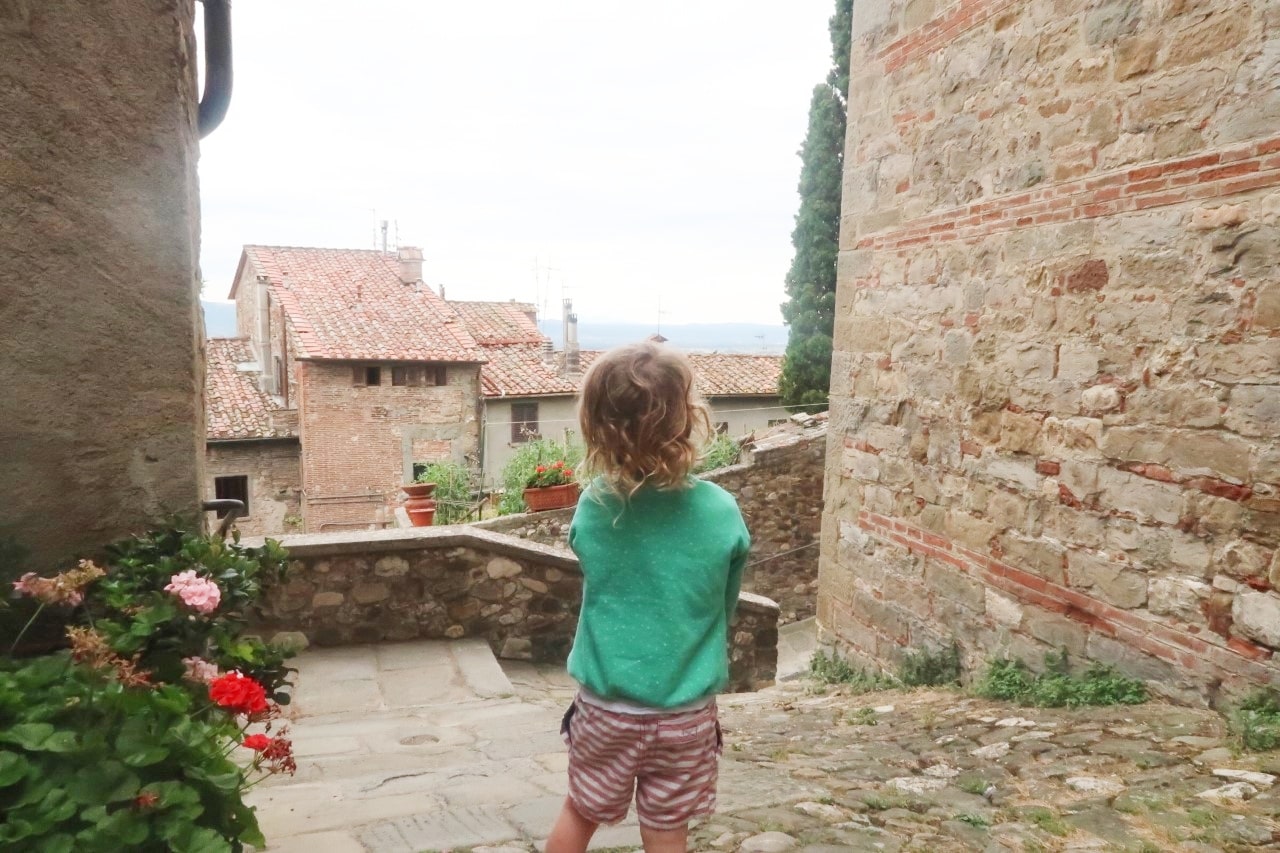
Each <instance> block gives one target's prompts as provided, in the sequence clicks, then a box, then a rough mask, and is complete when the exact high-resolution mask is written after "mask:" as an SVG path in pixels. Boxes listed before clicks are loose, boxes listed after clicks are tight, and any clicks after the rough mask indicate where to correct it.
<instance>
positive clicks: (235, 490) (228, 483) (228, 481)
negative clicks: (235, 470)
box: [213, 475, 249, 518]
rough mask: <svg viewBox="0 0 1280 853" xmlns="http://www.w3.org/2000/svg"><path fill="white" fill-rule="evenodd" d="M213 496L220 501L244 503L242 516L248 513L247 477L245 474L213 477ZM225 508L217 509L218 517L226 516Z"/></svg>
mask: <svg viewBox="0 0 1280 853" xmlns="http://www.w3.org/2000/svg"><path fill="white" fill-rule="evenodd" d="M213 496H214V497H215V498H217V499H218V500H220V501H240V502H241V503H242V504H244V515H242V516H241V518H244V517H245V516H247V515H248V514H249V478H248V477H247V476H243V475H240V476H235V477H214V478H213ZM226 517H227V510H225V509H220V510H218V518H226Z"/></svg>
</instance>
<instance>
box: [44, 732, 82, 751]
mask: <svg viewBox="0 0 1280 853" xmlns="http://www.w3.org/2000/svg"><path fill="white" fill-rule="evenodd" d="M79 746H80V739H79V738H77V737H76V733H75V732H68V731H59V732H54V733H53V734H51V735H49V737H48V738H46V739H45V742H44V744H43V745H41V747H40V748H41V749H42V750H43V751H45V752H75V751H76V750H77V749H78V748H79Z"/></svg>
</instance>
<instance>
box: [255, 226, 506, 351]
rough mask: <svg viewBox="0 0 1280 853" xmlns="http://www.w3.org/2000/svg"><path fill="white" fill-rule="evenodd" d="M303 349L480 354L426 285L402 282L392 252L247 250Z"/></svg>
mask: <svg viewBox="0 0 1280 853" xmlns="http://www.w3.org/2000/svg"><path fill="white" fill-rule="evenodd" d="M244 252H245V258H246V260H247V261H248V262H249V263H250V264H252V266H253V270H254V272H255V273H256V274H257V275H263V276H266V277H267V280H268V282H269V284H270V287H271V294H272V296H273V297H274V298H275V299H277V300H278V301H279V302H280V305H281V306H282V307H283V308H284V311H285V314H287V315H288V317H289V321H290V322H291V323H292V325H293V329H294V332H295V333H296V334H297V339H298V342H299V344H300V345H301V348H302V349H301V351H300V352H299V353H298V357H299V358H310V359H332V360H350V361H435V362H471V363H475V362H480V361H483V360H484V353H483V352H482V351H481V350H480V349H479V348H478V346H477V344H476V341H475V339H474V338H473V337H472V336H471V335H470V333H468V331H467V329H466V327H465V325H464V324H463V323H462V321H461V319H460V318H459V317H458V315H457V314H456V313H455V312H454V311H453V309H452V308H450V307H449V305H448V303H446V302H445V301H444V300H443V299H441V298H440V297H439V296H438V295H437V294H436V293H435V292H434V291H432V290H431V288H430V287H427V286H426V285H424V284H416V285H414V284H405V283H404V282H403V281H401V280H400V267H399V262H398V261H397V259H396V257H395V256H394V255H391V254H388V253H386V252H380V251H377V250H371V249H304V248H296V247H292V246H245V247H244Z"/></svg>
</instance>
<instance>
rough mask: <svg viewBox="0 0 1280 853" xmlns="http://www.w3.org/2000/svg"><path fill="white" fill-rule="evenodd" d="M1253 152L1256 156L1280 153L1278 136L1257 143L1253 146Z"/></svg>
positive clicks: (1279, 138)
mask: <svg viewBox="0 0 1280 853" xmlns="http://www.w3.org/2000/svg"><path fill="white" fill-rule="evenodd" d="M1253 152H1254V154H1255V155H1257V156H1261V155H1263V154H1275V153H1277V152H1280V136H1277V137H1273V138H1272V139H1267V140H1264V141H1262V142H1259V143H1257V144H1256V145H1254V146H1253Z"/></svg>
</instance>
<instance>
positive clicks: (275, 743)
mask: <svg viewBox="0 0 1280 853" xmlns="http://www.w3.org/2000/svg"><path fill="white" fill-rule="evenodd" d="M288 733H289V728H288V726H286V727H285V728H282V729H281V730H280V733H279V734H278V735H276V736H275V737H273V738H271V742H270V743H269V744H267V747H266V748H265V749H264V750H262V757H263V758H264V759H266V761H267V770H268V771H269V772H271V773H288V774H289V775H290V776H292V775H293V774H294V773H296V772H297V770H298V763H297V761H295V760H294V758H293V741H291V740H289V738H287V737H285V735H286V734H288Z"/></svg>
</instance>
